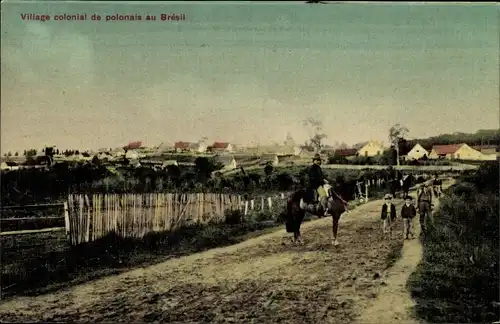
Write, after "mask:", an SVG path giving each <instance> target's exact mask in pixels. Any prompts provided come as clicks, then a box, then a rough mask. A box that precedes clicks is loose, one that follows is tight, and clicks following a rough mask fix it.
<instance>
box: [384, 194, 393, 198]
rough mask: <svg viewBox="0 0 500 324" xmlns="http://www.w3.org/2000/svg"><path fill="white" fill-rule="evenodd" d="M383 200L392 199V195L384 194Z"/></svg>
mask: <svg viewBox="0 0 500 324" xmlns="http://www.w3.org/2000/svg"><path fill="white" fill-rule="evenodd" d="M384 199H392V195H391V194H385V196H384Z"/></svg>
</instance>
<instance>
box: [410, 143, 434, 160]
mask: <svg viewBox="0 0 500 324" xmlns="http://www.w3.org/2000/svg"><path fill="white" fill-rule="evenodd" d="M424 155H427V157H428V156H429V152H427V151H426V150H425V149H424V148H423V147H422V145H420V144H418V143H417V144H415V146H414V147H413V148H412V149H411V150H410V152H408V154H406V159H407V160H418V159H421V158H423V157H424Z"/></svg>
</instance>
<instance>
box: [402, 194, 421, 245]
mask: <svg viewBox="0 0 500 324" xmlns="http://www.w3.org/2000/svg"><path fill="white" fill-rule="evenodd" d="M412 200H413V198H412V197H411V196H406V197H405V204H404V205H403V207H402V208H401V218H402V219H403V224H404V230H403V236H404V238H405V240H407V239H409V238H410V236H411V237H414V234H413V218H415V216H417V210H416V208H415V206H413V204H412Z"/></svg>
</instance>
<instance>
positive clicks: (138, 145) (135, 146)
mask: <svg viewBox="0 0 500 324" xmlns="http://www.w3.org/2000/svg"><path fill="white" fill-rule="evenodd" d="M141 147H142V142H141V141H135V142H130V143H128V144H127V145H125V146H124V147H123V149H124V150H136V149H139V148H141Z"/></svg>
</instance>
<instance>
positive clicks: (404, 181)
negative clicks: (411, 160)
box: [401, 175, 414, 198]
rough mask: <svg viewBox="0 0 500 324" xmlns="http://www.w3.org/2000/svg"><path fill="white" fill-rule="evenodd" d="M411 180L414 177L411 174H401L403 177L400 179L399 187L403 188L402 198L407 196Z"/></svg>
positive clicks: (412, 180)
mask: <svg viewBox="0 0 500 324" xmlns="http://www.w3.org/2000/svg"><path fill="white" fill-rule="evenodd" d="M413 182H414V178H413V176H411V175H406V176H403V179H401V189H402V190H403V198H405V197H408V194H409V193H410V187H411V186H412V184H413Z"/></svg>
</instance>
